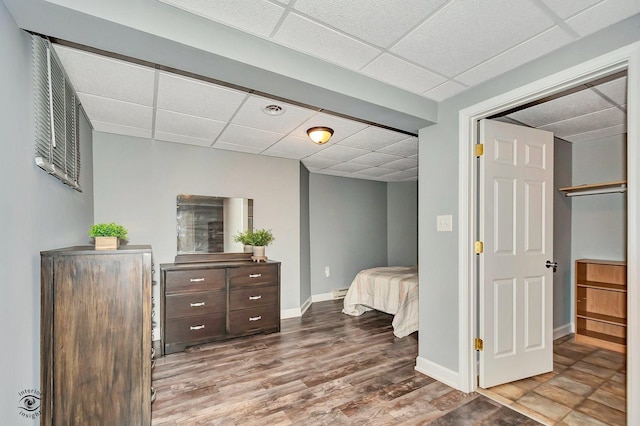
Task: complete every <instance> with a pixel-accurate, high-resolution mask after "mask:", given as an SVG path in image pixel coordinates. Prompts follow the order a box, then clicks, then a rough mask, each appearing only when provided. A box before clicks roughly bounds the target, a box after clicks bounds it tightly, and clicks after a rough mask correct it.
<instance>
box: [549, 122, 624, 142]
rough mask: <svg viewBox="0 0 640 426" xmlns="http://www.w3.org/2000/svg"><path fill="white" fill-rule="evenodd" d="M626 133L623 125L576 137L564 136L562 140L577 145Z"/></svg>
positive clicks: (580, 134) (579, 134)
mask: <svg viewBox="0 0 640 426" xmlns="http://www.w3.org/2000/svg"><path fill="white" fill-rule="evenodd" d="M626 132H627V126H626V125H625V124H618V125H617V126H612V127H605V128H603V129H597V130H592V131H590V132H584V133H578V134H576V135H570V136H565V137H564V138H562V139H564V140H566V141H569V142H572V143H578V142H587V141H592V140H596V139H601V138H606V137H608V136H617V135H622V134H624V133H626Z"/></svg>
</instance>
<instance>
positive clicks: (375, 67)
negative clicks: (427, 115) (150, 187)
mask: <svg viewBox="0 0 640 426" xmlns="http://www.w3.org/2000/svg"><path fill="white" fill-rule="evenodd" d="M154 1H156V2H157V3H159V4H165V5H170V6H171V8H172V9H174V10H175V13H181V14H185V13H187V14H191V15H193V16H196V17H198V18H199V19H204V20H205V22H211V24H212V25H214V24H215V25H219V24H223V25H227V26H231V27H233V28H236V29H239V30H241V31H243V32H246V33H250V34H252V35H254V36H257V37H260V38H263V39H266V40H268V41H270V42H273V43H277V44H279V45H282V46H285V47H287V48H290V49H294V50H296V51H299V52H302V53H304V54H307V55H311V56H313V57H316V58H319V59H321V60H323V61H327V62H330V63H332V64H335V65H338V66H340V67H343V68H345V69H349V70H351V71H353V72H357V73H360V74H362V75H365V76H367V77H370V78H373V79H376V80H379V81H381V82H384V83H385V84H389V85H392V86H395V87H398V88H400V89H402V90H404V91H407V92H411V93H413V94H418V95H420V96H422V97H424V98H428V99H431V100H434V101H437V102H440V101H444V100H446V99H448V98H449V97H451V96H454V95H456V94H458V93H460V92H462V91H464V90H466V89H468V88H469V87H473V86H475V85H478V84H480V83H482V82H484V81H486V80H488V79H491V78H493V77H495V76H497V75H500V74H502V73H504V72H506V71H508V70H511V69H513V68H516V67H518V66H520V65H522V64H525V63H527V62H529V61H531V60H533V59H536V58H538V57H541V56H543V55H545V54H546V53H549V52H551V51H553V50H555V49H558V48H560V47H562V46H564V45H566V44H569V43H571V42H573V41H575V40H577V39H580V38H582V37H585V36H587V35H589V34H591V33H594V32H596V31H598V30H600V29H602V28H605V27H607V26H609V25H611V24H614V23H616V22H618V21H620V20H623V19H625V18H627V17H629V16H633V15H635V14H637V13H639V12H640V2H638V1H637V0H581V1H566V0H519V1H514V0H483V1H482V2H476V1H468V0H449V1H446V0H410V1H406V0H405V1H400V0H356V1H350V2H341V1H338V0H324V1H320V0H290V1H287V0H238V1H233V2H232V1H223V2H202V1H196V0H154ZM56 52H57V54H58V56H59V57H60V58H61V60H62V63H63V66H64V68H65V70H66V71H67V73H68V75H69V76H70V79H71V81H72V83H73V85H74V87H75V88H76V90H77V91H78V93H79V97H80V100H81V102H82V104H83V106H84V108H85V110H86V112H87V115H88V117H89V119H90V121H91V122H92V125H93V126H94V128H95V130H97V131H102V132H111V133H118V134H123V135H131V136H138V137H145V138H153V139H156V140H163V141H168V142H173V143H181V144H187V145H198V146H204V147H210V148H212V149H225V150H233V151H240V152H246V153H251V154H259V155H270V156H277V157H284V158H292V159H297V160H300V161H302V163H303V164H305V166H306V167H307V168H308V169H309V170H310V171H311V172H315V173H323V174H331V175H337V176H345V177H355V178H361V179H373V180H381V181H387V182H392V181H405V180H416V179H417V175H418V159H417V153H418V141H417V138H416V137H415V135H412V134H411V133H412V132H409V134H407V132H406V131H394V130H393V129H388V128H383V127H378V126H376V125H375V124H373V123H367V122H361V121H358V120H357V119H354V120H352V119H349V118H346V117H344V116H335V115H332V114H330V113H327V112H326V111H323V110H322V109H321V108H314V107H308V105H305V106H301V105H300V104H298V103H297V102H296V101H295V100H292V101H291V102H283V101H281V100H274V99H270V98H269V97H268V95H265V96H263V95H264V94H257V93H252V92H251V91H249V92H247V91H245V90H236V89H235V88H233V87H228V86H226V85H216V84H214V83H211V82H209V81H204V80H198V79H194V78H190V77H188V76H185V75H181V74H175V73H171V72H168V71H165V70H163V69H162V67H154V66H145V65H140V64H138V63H131V62H127V61H124V60H120V59H116V58H113V57H106V56H101V55H99V54H96V53H91V52H87V51H83V50H77V49H74V48H72V47H69V46H61V45H56ZM625 82H626V80H625V79H624V78H623V79H619V81H611V82H608V83H606V84H605V85H603V87H601V88H595V87H594V88H592V87H589V88H585V90H582V91H579V92H576V93H573V94H571V95H569V96H568V99H565V100H562V98H560V99H556V100H554V101H552V102H547V103H544V104H540V105H536V106H534V107H532V108H530V109H527V110H522V111H518V112H514V113H512V114H510V116H509V119H511V120H514V121H517V122H520V123H523V124H526V125H530V126H532V127H540V128H546V129H548V130H551V131H554V133H556V135H558V136H559V137H561V138H563V139H566V140H568V141H570V142H580V141H585V140H591V139H593V138H597V137H598V136H599V135H610V134H611V133H612V132H616V131H617V132H620V133H624V132H625V131H626V128H625V124H624V123H625V122H626V116H625V105H626V99H625V98H624V93H625V91H624V88H623V87H624V86H625ZM276 95H277V94H276ZM564 102H566V104H564ZM274 103H276V104H278V105H280V106H282V107H283V108H284V114H282V115H280V116H269V115H267V114H265V113H264V112H263V108H264V107H265V106H266V105H270V104H274ZM313 126H329V127H332V128H333V129H334V130H335V134H334V137H333V138H332V139H331V141H330V142H329V143H327V144H326V145H322V146H318V145H314V144H313V143H311V142H310V141H309V140H308V139H307V137H306V135H305V131H306V129H308V128H309V127H313ZM417 130H418V129H415V133H417Z"/></svg>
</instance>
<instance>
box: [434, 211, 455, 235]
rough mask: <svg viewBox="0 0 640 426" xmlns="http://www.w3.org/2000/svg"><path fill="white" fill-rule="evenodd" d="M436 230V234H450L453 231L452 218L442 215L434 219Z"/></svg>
mask: <svg viewBox="0 0 640 426" xmlns="http://www.w3.org/2000/svg"><path fill="white" fill-rule="evenodd" d="M436 230H437V231H438V232H451V231H453V217H452V216H451V215H450V214H448V215H442V216H437V217H436Z"/></svg>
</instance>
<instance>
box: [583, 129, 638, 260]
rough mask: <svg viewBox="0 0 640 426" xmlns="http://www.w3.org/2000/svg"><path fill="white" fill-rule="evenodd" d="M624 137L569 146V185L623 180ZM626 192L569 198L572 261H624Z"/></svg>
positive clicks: (624, 175) (625, 161) (624, 174)
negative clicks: (571, 154) (570, 179)
mask: <svg viewBox="0 0 640 426" xmlns="http://www.w3.org/2000/svg"><path fill="white" fill-rule="evenodd" d="M626 147H627V146H626V137H625V135H623V136H617V137H610V138H604V139H598V140H594V141H590V142H581V143H576V144H574V145H573V184H574V185H581V184H583V183H598V182H612V181H617V180H624V179H626V164H627V160H626ZM626 201H627V197H626V194H619V193H617V194H600V195H589V196H581V197H573V198H572V201H571V203H572V206H571V207H572V221H571V223H572V229H571V235H572V242H571V245H572V247H573V250H572V258H573V259H572V260H575V259H582V258H589V259H604V260H626V258H627V256H626V244H627V238H626V235H627V226H626V225H627V213H626V210H627V204H626Z"/></svg>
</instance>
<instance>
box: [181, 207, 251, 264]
mask: <svg viewBox="0 0 640 426" xmlns="http://www.w3.org/2000/svg"><path fill="white" fill-rule="evenodd" d="M176 209H177V212H176V219H177V225H176V227H177V234H178V254H198V253H239V252H242V251H243V249H244V247H243V245H242V244H241V243H237V242H235V241H233V237H234V236H235V235H236V234H238V233H239V232H241V231H242V232H244V231H246V230H249V229H253V200H251V199H247V198H228V197H210V196H205V195H190V194H180V195H178V197H177V203H176Z"/></svg>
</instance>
